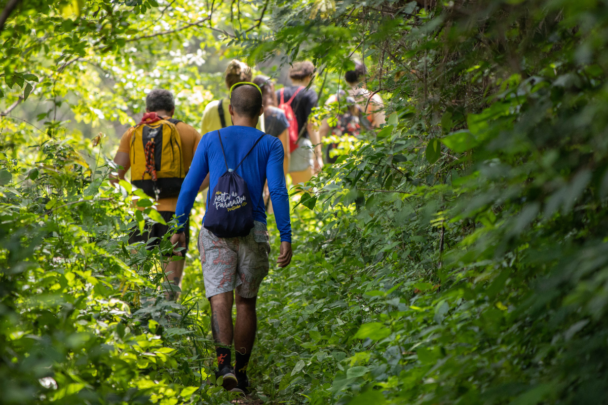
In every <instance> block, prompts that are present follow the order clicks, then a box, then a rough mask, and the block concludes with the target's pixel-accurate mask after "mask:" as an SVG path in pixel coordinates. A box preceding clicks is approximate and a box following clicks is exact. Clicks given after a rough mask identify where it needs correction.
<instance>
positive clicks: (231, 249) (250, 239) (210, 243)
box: [198, 221, 270, 298]
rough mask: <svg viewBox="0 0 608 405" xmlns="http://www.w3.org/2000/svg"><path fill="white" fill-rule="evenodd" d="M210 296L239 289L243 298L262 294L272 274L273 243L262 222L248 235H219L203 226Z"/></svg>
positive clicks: (201, 244) (202, 248) (202, 250)
mask: <svg viewBox="0 0 608 405" xmlns="http://www.w3.org/2000/svg"><path fill="white" fill-rule="evenodd" d="M198 249H199V252H200V254H201V263H202V265H203V277H204V279H205V290H206V295H207V298H210V297H213V296H214V295H217V294H221V293H225V292H228V291H232V290H235V289H236V291H237V292H238V294H239V295H240V296H241V297H243V298H253V297H256V296H257V295H258V290H259V289H260V284H261V283H262V280H263V279H264V277H266V275H267V274H268V269H269V262H268V255H269V254H270V243H269V242H268V230H267V228H266V225H264V224H263V223H261V222H257V221H256V222H254V227H253V229H252V230H251V232H250V233H249V235H247V236H243V237H239V238H218V237H217V236H215V235H214V234H213V233H211V232H209V231H208V230H207V229H206V228H204V227H203V229H202V230H201V232H200V233H199V235H198Z"/></svg>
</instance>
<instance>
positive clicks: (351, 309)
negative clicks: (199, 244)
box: [0, 0, 608, 405]
mask: <svg viewBox="0 0 608 405" xmlns="http://www.w3.org/2000/svg"><path fill="white" fill-rule="evenodd" d="M108 4H111V5H108ZM68 5H69V7H67V6H68ZM237 6H238V7H237ZM44 7H47V8H48V11H45V10H47V9H46V8H44ZM66 7H67V8H66ZM213 7H214V6H213V4H207V3H203V2H200V3H199V2H194V3H183V4H182V3H180V4H179V5H178V4H173V6H171V5H169V4H165V3H163V4H160V6H159V5H157V4H156V3H155V2H149V3H136V2H133V3H126V4H123V3H121V4H119V3H116V4H113V3H107V4H106V3H99V4H98V3H96V2H85V3H84V4H83V3H82V2H66V3H65V5H63V6H62V5H61V4H58V5H56V6H55V5H54V6H52V7H50V6H48V5H46V3H44V2H41V3H40V4H37V3H36V2H28V1H24V2H23V4H22V6H20V8H17V9H16V10H15V11H14V14H13V17H11V19H9V20H8V23H7V24H6V26H5V27H4V31H3V32H0V41H1V42H2V44H3V46H2V47H3V49H10V52H9V51H7V52H6V53H4V54H3V55H2V62H1V64H2V67H3V72H4V73H3V74H2V80H3V82H4V83H3V84H2V91H3V93H4V95H5V96H6V100H7V101H6V105H5V106H4V107H3V108H4V111H6V110H7V109H8V108H10V107H11V105H12V103H14V102H15V101H18V100H17V97H18V96H19V94H21V95H22V96H23V97H24V98H25V97H28V96H29V97H33V96H34V95H36V96H37V97H42V98H46V99H50V100H52V103H51V105H52V107H53V108H54V109H55V111H56V108H57V104H58V103H63V102H66V103H69V105H70V108H71V110H72V111H73V114H74V118H75V119H83V120H87V121H86V122H91V123H93V122H95V120H96V118H95V117H97V118H99V117H100V116H99V114H98V113H96V112H95V110H98V111H101V112H103V116H104V117H107V118H108V119H114V118H116V119H118V118H120V119H124V120H128V118H124V117H123V116H122V115H121V114H123V115H124V114H126V113H125V111H128V113H129V114H126V115H125V116H128V115H130V114H131V113H135V112H139V111H141V99H142V95H143V89H144V88H145V87H146V86H160V85H167V84H169V83H170V84H171V85H172V86H174V89H175V90H176V92H180V91H183V92H184V93H183V94H190V93H189V92H195V91H199V92H200V94H203V92H205V91H206V90H209V89H212V90H214V91H215V93H216V94H217V92H218V90H217V87H215V88H214V87H212V85H211V80H212V79H213V76H207V75H205V74H201V73H200V70H197V69H194V68H192V66H190V65H189V64H188V63H187V62H182V63H181V64H180V63H178V62H175V63H172V64H170V65H168V64H167V60H168V58H169V56H168V55H169V52H177V51H175V50H173V49H172V46H174V45H175V44H176V43H179V40H181V41H182V42H183V41H185V40H190V41H197V40H200V41H203V43H205V44H206V45H205V46H206V47H209V48H211V47H215V48H216V49H220V48H221V47H222V41H223V45H224V46H226V45H228V48H226V49H228V50H229V52H230V53H231V54H234V55H242V56H246V57H248V58H249V61H250V62H251V63H254V62H264V61H267V60H270V58H272V60H273V61H277V60H279V61H281V60H282V61H284V62H289V61H291V60H293V59H298V58H311V59H312V60H314V62H315V63H316V65H317V66H318V67H319V75H318V77H317V79H316V80H315V83H314V86H315V87H316V88H317V90H318V91H320V92H322V96H321V100H322V101H323V100H325V98H326V97H327V95H328V94H330V93H333V92H335V91H336V90H337V88H338V86H339V85H340V82H341V77H342V72H344V70H345V69H348V68H350V67H351V66H352V65H351V63H350V62H349V60H350V57H351V56H353V55H356V56H359V57H362V58H364V59H365V61H366V63H367V64H368V69H369V70H370V73H371V75H370V78H369V80H368V82H367V86H368V88H369V89H370V90H372V91H378V92H379V93H380V94H381V95H382V96H383V97H384V98H385V100H386V101H387V111H388V112H389V113H391V114H392V115H391V116H390V118H389V122H388V124H387V125H386V126H385V127H384V128H383V129H381V130H380V131H379V132H378V133H375V134H374V133H367V134H366V135H365V136H364V137H362V139H360V140H358V141H356V142H355V143H354V144H351V143H348V142H344V143H343V145H342V147H343V148H344V152H343V156H342V157H340V159H339V161H338V163H337V164H335V165H332V166H331V167H326V168H325V169H324V171H323V173H322V174H321V175H320V176H318V177H317V178H315V179H313V180H312V181H311V183H309V184H307V185H305V186H304V187H303V189H304V191H305V193H304V194H303V196H302V199H301V205H299V206H298V207H296V208H295V209H294V212H293V227H294V242H295V243H294V246H295V249H296V255H295V257H294V261H293V262H292V265H291V266H290V267H288V268H287V269H283V270H277V269H275V270H273V271H272V272H271V274H270V276H269V277H268V280H267V281H266V282H265V284H264V285H263V288H262V294H261V296H260V300H259V307H260V309H259V324H260V328H259V329H260V330H259V333H258V341H257V346H256V347H257V349H256V352H255V354H254V358H253V366H254V367H253V369H252V371H251V375H252V378H253V381H254V384H255V385H256V386H257V388H258V392H257V397H258V398H259V399H260V400H262V401H264V402H269V403H312V404H326V403H340V404H348V403H350V404H372V403H374V404H376V403H378V404H382V403H387V404H389V403H394V404H398V403H399V404H400V403H407V404H452V403H454V404H509V403H513V404H521V405H524V404H539V403H547V404H548V403H559V404H575V403H576V404H578V403H581V404H602V403H606V401H607V400H606V399H605V394H604V391H605V390H606V389H607V388H608V387H607V385H608V383H607V381H608V375H607V374H608V372H607V370H606V367H607V365H606V360H605V359H606V358H608V341H607V339H608V325H607V324H606V321H605V319H606V311H607V309H608V283H607V277H606V275H607V274H608V273H607V271H608V270H607V268H608V267H607V265H606V261H607V260H608V259H607V257H608V256H605V255H604V253H605V251H606V250H607V249H606V241H607V239H606V238H607V237H608V235H607V234H606V229H608V228H607V227H606V220H605V218H606V217H605V216H604V215H606V197H607V195H608V138H607V137H606V134H605V132H606V130H605V128H606V127H607V122H606V120H607V118H606V117H608V111H607V110H608V97H607V93H606V91H607V87H606V80H605V76H606V73H605V72H607V71H608V59H607V56H606V53H605V52H603V50H604V49H605V48H606V41H607V40H608V37H607V36H606V34H605V33H606V27H607V25H608V8H606V5H605V4H604V3H602V2H599V1H594V0H587V1H567V0H530V1H497V0H493V1H487V2H465V1H451V2H445V3H438V2H435V1H430V0H429V1H426V2H425V1H418V2H410V3H407V2H399V1H397V2H395V1H372V2H367V3H360V2H354V1H352V2H351V1H330V0H316V1H305V2H297V3H296V2H280V1H263V2H255V1H254V2H248V3H245V2H243V4H240V2H232V3H225V4H224V3H222V4H221V5H220V6H219V7H220V8H219V9H216V10H215V11H214V13H213V14H211V15H212V17H211V18H210V19H209V20H205V21H203V22H200V23H197V21H199V19H205V18H206V16H207V15H208V14H206V13H208V12H210V11H211V9H213ZM60 10H63V13H64V14H63V15H62V14H60V12H59V11H60ZM167 10H170V12H171V13H173V14H171V17H172V18H163V15H164V13H165V12H167ZM201 10H204V11H201ZM192 13H195V14H196V13H200V14H196V15H194V14H192ZM138 14H143V15H145V16H146V19H143V20H142V19H140V18H139V17H138ZM176 15H177V16H182V17H180V18H178V17H176ZM99 18H103V19H106V20H107V21H108V23H107V24H105V23H100V24H99V27H98V26H97V25H95V26H94V25H91V21H92V20H94V19H99ZM181 18H183V19H181ZM156 19H159V20H160V21H163V24H169V26H168V27H166V30H167V31H172V30H176V31H177V30H178V29H179V31H177V32H174V33H171V32H168V33H164V32H163V31H159V30H157V31H156V32H157V33H159V35H158V36H155V37H152V38H145V37H144V36H145V35H147V34H144V32H147V31H146V27H147V24H152V21H155V20H156ZM187 21H190V22H189V23H188V22H187ZM188 24H191V25H188ZM218 24H219V25H218ZM152 25H153V24H152ZM50 26H53V27H54V28H55V31H54V32H55V34H54V35H50V37H48V38H47V37H46V36H47V35H49V34H48V33H47V32H49V33H50V30H49V29H48V27H50ZM95 27H98V28H95ZM200 27H205V28H204V30H203V29H199V28H200ZM218 27H219V28H218ZM181 28H183V29H181ZM210 28H213V29H215V30H219V31H221V32H220V33H218V32H217V31H213V30H211V29H210ZM31 29H35V30H36V32H37V33H38V34H37V35H38V37H37V38H36V36H32V35H29V34H30V31H31ZM104 30H107V32H106V31H104ZM129 30H131V31H129ZM148 30H149V29H148ZM211 32H213V33H215V34H217V35H218V36H211V34H210V33H211ZM215 34H214V35H215ZM136 35H137V36H136ZM182 35H183V37H180V36H182ZM41 38H43V39H42V40H41ZM197 38H198V39H197ZM131 39H135V40H134V41H133V42H136V43H137V44H140V43H141V44H142V45H141V46H138V47H133V49H134V50H133V51H131V50H129V49H131V48H129V45H127V43H128V42H127V41H130V40H131ZM47 48H48V49H47ZM102 50H103V51H102ZM17 55H20V57H17ZM75 56H77V57H78V58H83V59H87V62H84V61H82V60H74V59H73V58H74V57H75ZM55 58H60V59H58V60H56V59H55ZM187 59H188V58H185V59H184V60H187ZM72 60H74V62H72V63H71V64H70V65H67V63H66V62H68V61H72ZM89 61H90V63H89ZM104 63H105V64H106V65H104ZM267 63H268V62H264V63H263V64H262V66H265V64H267ZM32 66H35V68H32ZM99 66H101V67H103V68H104V69H106V70H108V71H111V72H114V73H113V74H115V75H117V76H116V77H117V80H116V83H122V84H120V85H115V86H114V87H113V88H112V86H109V85H108V82H107V81H104V80H105V79H104V80H102V76H100V74H99V71H98V70H96V69H98V68H99ZM157 66H159V69H162V67H166V68H167V70H168V71H174V76H173V77H171V78H166V76H163V75H161V74H160V73H159V74H158V75H156V74H152V73H150V72H152V71H154V68H155V67H157ZM167 66H168V67H167ZM72 69H74V70H72ZM75 69H79V71H80V72H82V73H81V74H80V75H79V74H73V75H69V74H67V72H69V71H72V72H76V70H75ZM139 69H141V71H140V70H139ZM160 71H161V70H159V72H160ZM102 72H103V70H102ZM137 72H142V73H141V74H138V73H137ZM143 72H146V73H145V74H144V73H143ZM163 72H164V70H163ZM32 74H33V75H35V76H36V77H33V76H30V75H32ZM39 79H40V80H39ZM91 80H92V82H91V83H93V84H94V86H88V87H87V86H84V84H85V83H87V81H91ZM38 81H40V84H39V85H37V87H36V89H35V91H34V92H31V89H32V88H33V86H34V84H33V83H38ZM27 86H31V87H30V90H28V87H27ZM195 86H199V87H200V88H198V89H197V88H195ZM215 86H217V83H216V84H215ZM209 98H211V96H210V94H208V95H206V96H204V97H203V98H202V99H201V100H200V101H199V105H198V107H197V104H193V103H192V102H189V101H188V100H190V101H192V100H193V99H192V98H187V97H184V98H183V101H181V102H180V108H183V109H184V114H185V115H186V116H187V117H186V118H187V119H188V120H190V122H192V123H196V122H197V120H198V119H199V118H200V109H201V108H200V103H202V102H203V99H209ZM178 99H179V98H178ZM18 104H19V103H17V106H16V107H15V109H14V111H15V112H17V111H18ZM24 106H26V104H24V105H23V106H21V107H24ZM53 108H51V110H49V113H51V114H46V115H44V116H40V117H38V119H39V120H40V121H41V123H44V125H45V126H46V129H45V130H44V131H39V130H38V129H36V128H33V126H32V125H31V123H24V122H22V121H20V120H18V119H15V118H14V114H15V112H11V114H10V115H9V116H7V117H4V118H3V119H2V122H1V124H0V125H1V127H0V130H1V131H3V138H2V139H0V145H1V147H2V151H1V153H2V155H0V162H1V167H2V169H1V170H2V171H0V204H1V206H2V217H1V221H0V229H1V234H0V238H1V242H0V243H1V246H2V250H1V251H0V252H1V253H0V263H1V266H2V276H1V277H2V284H1V288H2V290H1V291H0V294H1V297H0V375H1V376H2V377H3V378H2V383H0V384H1V385H0V391H1V392H2V393H3V394H2V395H3V396H2V401H3V402H6V403H19V404H25V403H45V402H61V403H136V402H141V403H147V402H153V403H163V404H175V403H181V402H192V403H199V402H200V403H222V402H226V401H228V400H229V398H230V397H229V396H228V394H225V393H222V392H221V390H219V389H218V388H214V386H213V385H212V382H213V377H211V376H210V374H212V373H211V370H212V367H213V354H212V352H211V351H210V350H209V349H211V345H210V340H209V339H210V334H209V331H208V327H207V325H208V320H209V318H208V304H207V302H206V301H205V299H204V298H203V294H202V288H203V287H202V280H201V276H200V263H199V262H198V261H197V259H196V258H194V256H195V254H194V253H195V251H193V252H191V253H192V257H190V259H189V261H188V266H187V269H186V271H187V274H188V275H187V279H186V281H185V284H184V295H183V297H182V298H181V300H180V302H179V304H174V303H170V302H167V301H165V300H164V299H163V296H162V292H161V290H160V289H159V287H161V288H166V287H167V285H165V286H164V287H163V280H162V275H161V273H160V272H159V270H158V268H159V267H158V266H159V264H160V259H159V257H160V256H159V252H158V251H154V252H146V251H145V249H144V248H143V246H139V247H137V246H136V247H133V246H131V247H129V246H128V245H126V239H127V232H126V229H127V226H128V223H129V222H139V223H141V221H142V220H144V219H148V217H149V219H151V220H154V219H155V218H156V216H155V214H154V211H153V210H152V209H150V208H147V209H146V211H145V214H144V215H142V214H137V213H135V214H134V213H133V212H134V211H133V210H132V209H131V208H130V206H129V204H128V201H129V199H130V196H129V195H130V194H133V193H137V191H133V190H131V189H130V186H129V185H128V184H126V183H125V184H122V185H121V188H119V189H118V190H115V189H112V188H111V187H110V186H109V185H108V183H107V182H104V181H102V180H103V179H104V178H105V177H104V176H107V170H108V169H107V168H106V167H105V166H104V160H103V157H102V156H101V155H102V153H101V152H99V149H97V148H93V146H92V145H91V143H90V142H89V141H87V140H83V138H82V136H81V135H80V134H78V133H77V132H74V131H72V132H70V129H69V128H70V127H69V125H66V123H63V122H59V120H57V119H56V117H53V115H52V112H53ZM83 111H84V112H83ZM327 113H328V111H327V110H325V109H324V108H322V107H321V108H319V109H318V111H317V118H321V117H323V116H324V115H326V114H327ZM78 114H81V115H80V116H79V115H78ZM121 117H122V118H121ZM125 122H126V121H125ZM49 135H51V136H52V137H49ZM77 151H79V152H80V153H81V154H82V155H84V156H85V158H86V160H87V161H88V162H89V164H88V165H87V164H86V163H85V162H84V160H83V158H81V157H80V155H79V154H78V152H77ZM87 154H88V155H89V156H90V158H89V157H87V156H86V155H87ZM91 162H93V163H94V164H91ZM89 166H91V167H92V168H89ZM98 167H103V168H102V169H98ZM136 195H137V194H136ZM294 198H296V199H297V198H298V197H297V196H295V197H294ZM140 204H141V205H142V206H147V205H149V203H148V202H146V199H141V202H140ZM144 216H145V218H144ZM196 216H197V217H198V218H199V219H200V212H198V211H197V213H196ZM193 222H200V221H193ZM197 226H198V225H197ZM273 246H277V243H276V241H275V243H273ZM133 248H136V249H137V253H136V254H130V252H129V250H130V249H133ZM163 248H165V249H167V248H168V246H167V243H165V244H164V245H163Z"/></svg>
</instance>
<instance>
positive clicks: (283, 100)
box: [279, 87, 285, 104]
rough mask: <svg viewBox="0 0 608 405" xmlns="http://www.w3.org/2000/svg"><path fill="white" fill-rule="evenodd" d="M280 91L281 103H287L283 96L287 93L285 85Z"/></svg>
mask: <svg viewBox="0 0 608 405" xmlns="http://www.w3.org/2000/svg"><path fill="white" fill-rule="evenodd" d="M279 93H281V104H285V99H284V98H283V94H284V93H285V87H283V88H282V89H281V90H280V91H279Z"/></svg>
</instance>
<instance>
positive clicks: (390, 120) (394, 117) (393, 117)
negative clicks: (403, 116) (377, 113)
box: [386, 112, 399, 127]
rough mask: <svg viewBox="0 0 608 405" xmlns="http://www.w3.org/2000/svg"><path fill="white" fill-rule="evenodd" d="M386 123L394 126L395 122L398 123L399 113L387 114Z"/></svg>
mask: <svg viewBox="0 0 608 405" xmlns="http://www.w3.org/2000/svg"><path fill="white" fill-rule="evenodd" d="M386 123H387V124H388V125H392V126H394V127H396V126H397V124H399V115H398V114H397V113H396V112H394V113H392V114H391V115H389V116H388V120H387V121H386Z"/></svg>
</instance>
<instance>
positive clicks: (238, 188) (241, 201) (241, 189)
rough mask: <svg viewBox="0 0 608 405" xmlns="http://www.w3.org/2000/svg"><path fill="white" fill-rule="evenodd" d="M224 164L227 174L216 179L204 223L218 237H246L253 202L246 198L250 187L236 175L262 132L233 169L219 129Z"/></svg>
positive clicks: (251, 220)
mask: <svg viewBox="0 0 608 405" xmlns="http://www.w3.org/2000/svg"><path fill="white" fill-rule="evenodd" d="M217 136H218V137H219V139H220V146H221V147H222V155H224V163H226V173H224V174H223V175H222V177H220V178H219V179H218V181H217V185H216V186H215V188H214V189H213V193H212V194H211V198H210V202H209V203H208V204H207V213H206V215H205V223H204V226H205V228H207V229H208V230H209V231H211V233H213V234H214V235H215V236H217V237H218V238H236V237H237V236H247V235H249V231H251V229H252V228H253V205H252V201H251V198H250V197H249V189H248V188H247V183H245V180H244V179H243V178H242V177H241V176H239V175H238V174H236V171H237V169H238V168H239V167H240V166H241V164H242V163H243V161H244V160H245V159H246V158H247V156H249V154H250V153H251V151H252V150H253V148H255V146H256V145H257V144H258V142H260V140H262V138H263V137H264V135H262V136H260V138H259V139H258V140H257V141H255V143H254V144H253V146H252V147H251V149H249V152H247V154H246V155H245V157H244V158H243V160H241V162H240V163H239V164H238V165H237V166H236V168H235V169H234V170H232V169H230V168H229V167H228V161H227V160H226V153H225V152H224V144H223V143H222V136H221V135H220V131H219V130H218V131H217Z"/></svg>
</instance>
